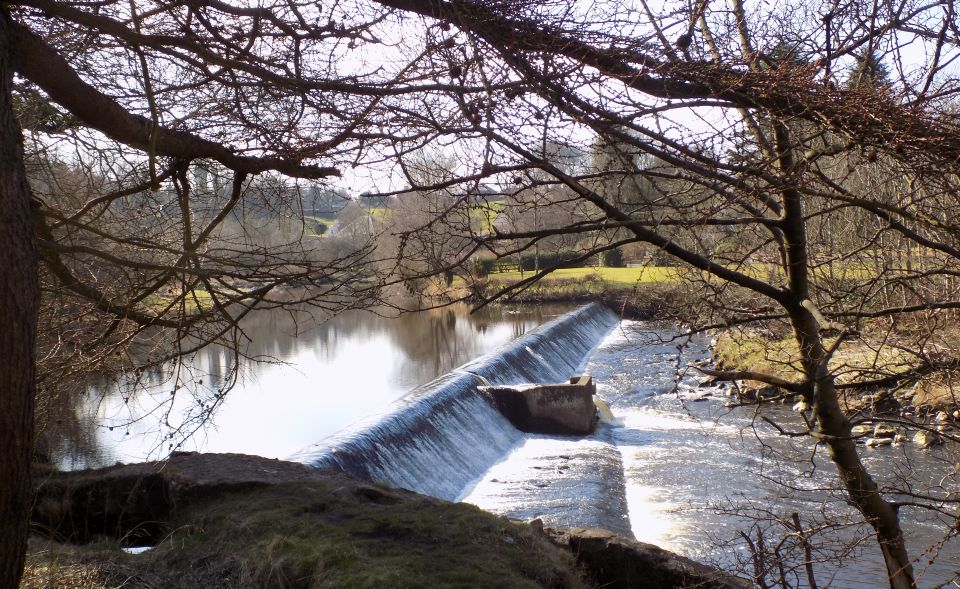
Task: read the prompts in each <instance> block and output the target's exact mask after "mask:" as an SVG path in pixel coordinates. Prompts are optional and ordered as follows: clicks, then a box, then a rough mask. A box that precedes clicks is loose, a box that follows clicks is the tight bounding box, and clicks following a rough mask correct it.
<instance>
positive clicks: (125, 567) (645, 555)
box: [21, 454, 749, 589]
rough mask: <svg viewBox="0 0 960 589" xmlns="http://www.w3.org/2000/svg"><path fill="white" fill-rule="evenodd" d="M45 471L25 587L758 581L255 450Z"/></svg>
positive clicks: (719, 584)
mask: <svg viewBox="0 0 960 589" xmlns="http://www.w3.org/2000/svg"><path fill="white" fill-rule="evenodd" d="M38 479H39V487H38V495H37V502H36V507H35V510H34V529H35V532H36V534H35V536H34V538H33V539H32V541H31V550H30V555H29V563H28V568H27V572H26V576H25V579H24V581H23V583H22V585H21V587H23V588H34V587H36V588H39V587H82V588H95V587H96V588H100V587H115V586H120V585H123V586H124V587H183V588H201V587H203V588H209V587H213V588H216V587H371V588H373V587H391V588H404V587H424V588H427V587H498V588H499V587H550V588H566V587H570V588H580V587H584V588H587V587H599V586H602V587H631V586H638V584H639V585H642V586H644V587H648V588H655V589H670V588H675V587H692V586H696V587H714V588H732V587H745V586H749V585H748V584H745V583H744V582H742V581H741V580H739V579H734V578H731V577H728V576H726V575H723V574H722V573H720V572H718V571H716V570H713V569H710V568H709V567H705V566H703V565H700V564H698V563H695V562H693V561H690V560H688V559H684V558H682V557H679V556H677V555H674V554H671V553H669V552H666V551H663V550H660V549H658V548H656V547H655V546H650V545H646V544H641V543H638V542H634V541H631V540H628V539H625V538H620V537H617V536H615V535H613V534H610V533H608V532H604V531H601V530H550V529H546V530H545V529H544V528H543V526H542V525H539V522H537V521H535V522H532V523H521V522H512V521H509V520H507V519H505V518H502V517H498V516H495V515H492V514H490V513H487V512H484V511H482V510H480V509H478V508H476V507H473V506H470V505H466V504H456V503H448V502H445V501H440V500H437V499H433V498H430V497H425V496H422V495H417V494H415V493H412V492H409V491H403V490H398V489H389V488H385V487H381V486H377V485H372V484H370V483H366V482H362V481H358V480H355V479H351V478H349V477H346V476H343V475H341V474H336V473H331V472H325V471H320V470H317V469H312V468H309V467H305V466H303V465H301V464H297V463H290V462H283V461H278V460H269V459H265V458H259V457H254V456H245V455H236V454H178V455H175V456H173V457H172V458H170V459H169V460H167V461H165V462H159V463H157V462H154V463H143V464H135V465H125V466H116V467H111V468H107V469H100V470H96V471H81V472H74V473H56V472H51V473H46V474H45V475H41V476H39V477H38ZM131 546H152V548H150V549H149V550H147V551H145V552H142V553H139V554H130V553H127V552H125V551H124V550H123V549H122V548H124V547H131Z"/></svg>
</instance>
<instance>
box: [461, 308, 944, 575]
mask: <svg viewBox="0 0 960 589" xmlns="http://www.w3.org/2000/svg"><path fill="white" fill-rule="evenodd" d="M676 333H677V332H676V330H675V328H674V327H673V326H672V325H666V324H662V323H652V322H635V321H623V322H621V323H620V325H619V327H617V328H615V329H614V330H613V331H612V332H611V333H610V334H609V335H608V336H607V337H606V338H605V339H604V341H603V342H602V343H601V344H600V346H599V347H598V349H597V350H596V351H594V353H593V354H592V355H591V356H590V357H589V358H588V359H587V362H586V365H585V372H587V373H589V374H591V375H592V376H593V377H594V379H595V381H596V382H597V385H598V390H597V394H598V395H599V396H601V397H602V398H604V399H605V400H606V401H607V402H608V403H609V405H610V408H611V410H612V413H613V414H614V417H615V418H616V422H617V423H614V424H612V425H611V424H605V425H602V426H601V427H600V428H599V429H598V431H597V432H596V433H595V434H594V435H592V436H589V437H588V438H585V439H579V440H575V439H570V438H561V437H551V436H528V437H527V438H526V439H525V440H524V441H523V442H522V443H521V444H519V445H518V446H517V447H516V448H515V449H514V450H513V451H512V452H511V453H510V454H509V455H507V456H505V457H504V458H503V459H502V460H501V461H500V462H499V463H498V464H496V465H494V467H493V468H491V469H490V470H489V471H488V472H487V473H485V474H484V476H483V477H481V479H480V480H479V481H478V482H477V484H476V485H475V486H474V487H473V488H472V489H470V490H468V492H466V493H465V494H464V496H463V500H465V501H467V502H470V503H474V504H476V505H478V506H480V507H482V508H484V509H487V510H490V511H494V512H497V513H502V514H504V515H507V516H510V517H514V518H517V519H529V518H533V517H540V518H542V519H543V520H544V522H545V523H547V524H548V525H550V524H553V525H562V524H573V525H580V526H587V525H601V526H602V527H608V528H611V529H622V528H623V527H626V528H627V529H628V532H632V533H633V535H634V536H635V537H636V538H637V539H638V540H640V541H643V542H648V543H651V544H656V545H658V546H661V547H663V548H666V549H668V550H672V551H674V552H677V553H679V554H683V555H685V556H688V557H691V558H693V559H696V560H699V561H701V562H708V563H711V564H714V565H716V566H718V567H719V568H721V569H723V570H727V571H731V572H736V573H737V574H740V575H741V576H746V577H749V576H751V575H752V574H753V572H754V570H755V569H754V566H753V555H752V553H751V552H750V551H749V549H748V543H747V542H746V541H745V540H744V538H743V536H741V532H745V533H748V534H749V535H750V537H751V541H752V542H753V543H754V544H755V545H759V543H758V540H757V536H756V534H757V530H758V529H759V530H762V532H761V533H762V535H763V537H764V541H763V542H764V545H765V546H766V548H767V552H769V553H772V552H773V551H774V549H777V551H778V552H779V553H780V555H781V556H782V557H783V561H784V562H785V563H786V566H785V569H784V573H783V574H784V577H785V578H786V580H787V586H790V587H808V584H807V580H806V574H805V571H804V567H803V565H802V563H803V561H804V558H803V550H802V546H801V545H800V543H798V542H797V541H796V535H795V534H792V533H791V532H792V529H788V528H787V527H785V526H789V525H791V524H792V518H791V515H792V514H793V513H794V512H796V513H797V514H798V516H799V518H800V521H801V524H802V526H803V528H804V529H805V530H811V529H815V530H816V531H815V532H813V533H812V534H811V536H810V543H811V544H812V546H813V559H814V560H816V561H817V564H816V565H815V574H814V576H815V578H816V580H817V581H818V586H819V587H821V588H823V587H835V588H841V589H873V588H876V587H885V586H887V583H886V578H885V576H884V572H883V564H882V560H881V557H880V554H879V549H878V548H877V545H876V542H875V541H874V540H873V539H872V537H871V534H870V530H869V529H868V528H867V526H865V525H863V524H862V523H860V518H859V517H858V515H857V514H856V513H855V512H854V511H853V509H851V508H850V507H848V506H847V504H846V503H845V501H844V494H843V493H842V492H841V491H839V490H838V489H837V488H836V487H837V481H836V477H835V470H834V468H833V465H832V464H831V463H830V461H829V459H828V457H827V456H826V450H825V449H824V448H822V447H820V448H816V451H815V447H814V445H813V444H811V443H810V439H809V438H808V437H800V438H790V437H785V436H782V435H779V434H778V433H777V431H776V430H775V429H774V428H773V427H772V426H771V425H769V424H768V423H766V422H765V421H762V420H761V419H760V415H761V414H760V413H758V409H757V407H756V406H747V407H737V408H728V407H727V406H726V405H727V402H728V397H727V394H726V392H727V390H726V389H725V388H721V387H714V386H709V387H707V386H700V384H701V382H702V381H703V380H704V377H703V376H702V373H699V372H698V371H696V370H695V369H694V368H693V367H692V364H694V363H697V362H701V361H703V360H705V359H706V358H708V357H709V352H708V349H707V343H708V342H707V340H706V338H703V337H696V338H693V339H691V340H688V339H685V338H677V336H676ZM762 415H763V416H766V417H768V418H770V419H771V420H772V421H774V422H775V423H777V424H778V425H779V426H780V427H782V428H784V429H787V430H793V431H799V430H801V429H802V427H801V426H802V423H801V419H800V417H799V416H798V414H796V413H794V412H793V411H792V410H791V409H790V407H789V406H783V405H767V406H765V407H764V409H763V413H762ZM863 459H864V462H865V463H866V465H867V467H868V468H869V469H870V471H871V472H872V473H873V474H874V476H875V477H876V478H877V480H878V482H879V483H880V484H881V487H883V488H887V489H890V488H900V489H903V488H905V487H907V488H909V490H911V491H913V492H916V493H923V492H930V493H933V494H935V495H938V496H941V497H942V496H944V495H947V494H949V493H951V492H952V493H954V495H953V497H954V498H956V496H957V495H956V493H957V490H958V489H960V477H958V473H957V465H960V452H958V449H957V448H956V447H955V446H954V447H951V446H949V445H948V446H944V447H937V448H933V449H929V450H920V449H918V448H916V447H915V446H913V445H912V444H903V445H900V446H896V447H880V448H866V447H864V448H863ZM613 461H619V462H620V463H621V464H622V472H620V473H616V475H615V476H614V475H611V473H610V470H611V469H610V468H608V467H607V465H609V464H611V462H613ZM598 465H599V466H598ZM618 476H619V477H622V481H618V480H617V479H616V477H618ZM617 487H622V489H623V492H624V494H625V499H626V508H625V509H624V510H623V511H624V512H625V513H610V512H609V511H605V510H604V509H603V508H604V507H605V506H604V505H597V503H598V502H599V503H604V502H607V501H609V499H608V498H610V497H613V498H614V500H615V501H616V502H619V500H618V499H617V493H615V492H613V491H612V490H613V489H615V488H617ZM894 498H895V499H899V500H904V501H910V498H909V497H906V496H904V495H899V496H894ZM945 508H946V510H947V511H948V513H947V514H946V515H938V514H935V513H931V512H929V511H926V510H923V509H917V508H913V507H909V506H904V507H902V508H901V509H900V517H901V521H902V523H903V526H904V528H905V530H906V533H907V537H908V546H909V550H910V554H911V555H912V556H913V557H914V558H915V564H914V567H915V569H916V571H915V572H916V574H917V578H918V585H919V587H922V588H934V587H958V586H960V572H958V571H960V542H958V541H957V539H956V537H955V534H956V530H954V537H953V538H952V539H950V540H949V541H944V539H945V537H946V536H947V535H948V534H949V533H950V530H951V528H952V527H953V526H955V525H957V519H956V517H957V516H956V514H957V505H956V503H953V504H950V503H948V504H946V505H945ZM767 562H768V563H772V562H773V559H772V558H770V559H768V560H767ZM779 578H780V570H779V567H775V568H774V569H773V570H771V571H769V573H768V575H767V581H769V582H771V583H772V584H771V586H777V585H776V582H778V581H779Z"/></svg>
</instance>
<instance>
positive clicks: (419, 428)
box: [290, 303, 619, 501]
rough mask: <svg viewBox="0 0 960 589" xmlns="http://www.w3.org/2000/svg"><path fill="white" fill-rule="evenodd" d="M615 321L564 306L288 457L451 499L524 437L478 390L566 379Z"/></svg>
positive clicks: (604, 311) (605, 312)
mask: <svg viewBox="0 0 960 589" xmlns="http://www.w3.org/2000/svg"><path fill="white" fill-rule="evenodd" d="M618 321H619V318H618V317H617V315H616V313H614V312H613V311H612V310H610V309H609V308H607V307H605V306H603V305H600V304H598V303H593V304H590V305H587V306H585V307H581V308H579V309H576V310H574V311H571V312H570V313H567V314H565V315H563V316H561V317H558V318H556V319H554V320H553V321H551V322H549V323H547V324H545V325H542V326H540V327H538V328H536V329H535V330H533V331H531V332H530V333H527V334H526V335H524V336H521V337H520V338H518V339H516V340H514V341H513V342H511V343H509V344H507V345H506V346H504V347H503V348H501V349H500V350H498V351H496V352H494V353H492V354H489V355H487V356H483V357H481V358H479V359H477V360H474V361H472V362H469V363H467V364H465V365H463V366H461V367H460V368H458V369H456V370H454V371H453V372H450V373H448V374H446V375H444V376H442V377H440V378H438V379H436V380H433V381H431V382H429V383H427V384H425V385H423V386H421V387H418V388H417V389H414V390H413V391H412V392H410V393H409V394H408V395H406V396H405V397H403V398H402V399H400V400H399V401H397V402H395V403H393V404H392V405H390V406H389V407H388V408H387V409H386V410H385V411H383V412H382V413H379V414H376V415H373V416H370V417H368V418H366V419H364V420H361V421H360V422H357V423H355V424H353V425H351V426H350V427H348V428H346V429H345V430H342V431H340V432H338V433H337V434H334V435H333V436H331V437H329V438H327V439H324V440H322V441H321V442H319V443H317V444H314V445H312V446H309V447H307V448H304V449H303V450H301V451H300V452H298V453H296V454H295V455H293V456H292V457H290V460H294V461H297V462H303V463H305V464H309V465H311V466H315V467H318V468H331V469H336V470H340V471H343V472H346V473H348V474H350V475H353V476H355V477H358V478H361V479H366V480H370V481H375V482H382V483H386V484H389V485H392V486H395V487H403V488H407V489H411V490H413V491H417V492H418V493H424V494H427V495H432V496H434V497H439V498H441V499H447V500H450V501H453V500H456V499H457V498H458V497H460V496H461V495H462V494H463V492H464V490H466V489H468V488H469V487H470V486H471V485H472V484H473V483H474V482H476V481H477V479H478V478H479V477H481V476H482V475H483V473H484V472H486V471H487V470H488V469H489V468H490V467H491V466H492V465H493V464H495V463H496V462H497V461H498V460H500V459H501V458H502V457H503V456H504V455H506V454H507V453H508V452H509V451H510V450H511V449H512V448H514V447H515V446H516V445H517V444H518V443H519V442H520V441H521V440H523V438H524V434H523V433H522V432H520V431H519V430H518V429H516V428H515V427H514V426H513V425H511V424H510V422H509V421H508V420H507V419H506V418H505V417H504V416H503V415H502V414H501V413H500V412H499V411H498V410H497V408H496V405H495V403H494V401H493V399H492V398H491V396H490V395H489V394H488V393H485V392H483V391H481V390H479V388H478V387H480V386H481V385H494V386H495V385H514V384H523V383H549V382H565V381H566V380H567V378H568V377H570V375H572V374H576V373H578V372H579V371H580V369H581V368H582V365H583V364H584V363H585V361H586V359H587V357H588V356H589V354H590V352H591V351H592V350H593V349H594V348H595V347H596V346H597V345H598V344H599V342H600V341H601V340H602V339H603V338H604V337H605V336H606V335H607V333H609V332H610V330H611V329H613V327H614V326H615V325H617V323H618Z"/></svg>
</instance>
